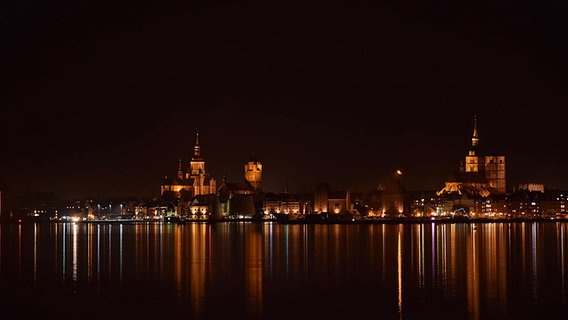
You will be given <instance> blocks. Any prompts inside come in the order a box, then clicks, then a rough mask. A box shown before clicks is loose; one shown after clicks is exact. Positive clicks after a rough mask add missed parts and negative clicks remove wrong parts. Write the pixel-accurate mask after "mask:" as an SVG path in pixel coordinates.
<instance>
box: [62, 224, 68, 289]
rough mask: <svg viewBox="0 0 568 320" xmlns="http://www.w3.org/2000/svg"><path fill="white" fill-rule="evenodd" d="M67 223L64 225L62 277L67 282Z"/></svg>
mask: <svg viewBox="0 0 568 320" xmlns="http://www.w3.org/2000/svg"><path fill="white" fill-rule="evenodd" d="M67 225H68V224H67V223H63V232H62V235H61V242H62V243H61V251H62V253H61V277H62V278H63V280H65V277H66V274H65V267H66V263H65V261H66V260H67V258H66V255H67Z"/></svg>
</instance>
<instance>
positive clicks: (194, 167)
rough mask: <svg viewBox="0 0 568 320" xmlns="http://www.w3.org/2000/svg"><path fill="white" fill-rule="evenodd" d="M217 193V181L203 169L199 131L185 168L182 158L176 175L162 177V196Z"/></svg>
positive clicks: (177, 197)
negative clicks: (191, 154)
mask: <svg viewBox="0 0 568 320" xmlns="http://www.w3.org/2000/svg"><path fill="white" fill-rule="evenodd" d="M216 193H217V183H216V181H215V179H214V178H211V177H210V176H209V175H208V174H207V172H206V170H205V160H204V159H203V158H202V157H201V147H200V146H199V133H197V135H196V138H195V147H194V151H193V157H191V160H190V162H189V166H188V167H187V169H186V170H184V169H183V164H182V160H181V159H180V160H179V164H178V170H177V175H176V176H172V177H168V176H165V177H164V181H163V182H162V185H161V196H162V198H175V199H180V198H185V199H189V198H193V197H195V196H198V195H209V194H216Z"/></svg>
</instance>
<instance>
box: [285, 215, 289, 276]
mask: <svg viewBox="0 0 568 320" xmlns="http://www.w3.org/2000/svg"><path fill="white" fill-rule="evenodd" d="M285 230H286V279H288V233H289V232H288V231H289V228H288V225H286V229H285Z"/></svg>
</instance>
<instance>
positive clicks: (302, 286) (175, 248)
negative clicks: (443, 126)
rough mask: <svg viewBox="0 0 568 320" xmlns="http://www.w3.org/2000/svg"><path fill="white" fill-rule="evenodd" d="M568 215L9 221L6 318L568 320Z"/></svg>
mask: <svg viewBox="0 0 568 320" xmlns="http://www.w3.org/2000/svg"><path fill="white" fill-rule="evenodd" d="M567 233H568V224H567V223H565V222H534V223H526V222H525V223H521V222H517V223H482V224H479V223H478V224H466V223H463V224H462V223H456V224H429V223H426V224H373V225H355V224H353V225H345V224H337V225H285V224H277V223H248V222H223V223H217V224H213V225H212V224H206V223H195V224H186V225H177V224H168V223H140V224H73V223H39V224H33V223H29V224H2V225H0V257H1V259H0V299H1V300H0V306H1V307H0V319H223V318H224V319H236V318H242V319H252V318H256V319H259V318H262V319H293V318H297V319H326V318H327V319H349V318H351V319H356V318H365V319H534V318H543V319H568V307H567V303H568V298H567V288H566V287H567V285H568V253H567V248H568V238H567Z"/></svg>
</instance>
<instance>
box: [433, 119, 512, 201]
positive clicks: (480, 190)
mask: <svg viewBox="0 0 568 320" xmlns="http://www.w3.org/2000/svg"><path fill="white" fill-rule="evenodd" d="M506 187H507V183H506V167H505V156H502V155H484V154H483V153H482V152H481V151H480V147H479V136H478V133H477V119H476V118H474V122H473V136H472V138H471V147H470V149H469V151H468V153H467V155H466V156H465V163H463V162H462V164H461V165H460V166H459V170H458V171H455V172H452V173H451V174H450V177H449V179H448V180H447V181H446V183H445V186H444V188H443V189H442V190H440V191H438V195H449V194H458V195H462V194H468V195H469V196H470V197H471V196H472V197H476V196H481V197H487V196H489V195H490V194H505V193H506V191H507V190H506Z"/></svg>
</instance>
